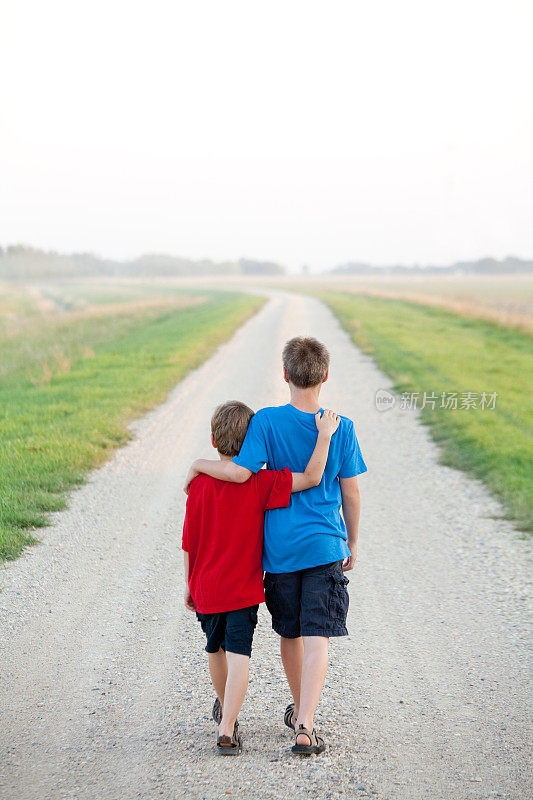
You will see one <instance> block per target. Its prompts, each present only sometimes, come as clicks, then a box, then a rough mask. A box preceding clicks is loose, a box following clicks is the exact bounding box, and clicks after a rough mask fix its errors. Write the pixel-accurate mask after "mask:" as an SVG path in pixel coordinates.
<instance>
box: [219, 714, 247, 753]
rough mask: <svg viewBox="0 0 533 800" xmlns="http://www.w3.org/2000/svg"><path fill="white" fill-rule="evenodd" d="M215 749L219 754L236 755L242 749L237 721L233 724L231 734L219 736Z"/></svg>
mask: <svg viewBox="0 0 533 800" xmlns="http://www.w3.org/2000/svg"><path fill="white" fill-rule="evenodd" d="M217 750H218V753H219V755H221V756H238V755H240V753H241V750H242V739H241V737H240V736H239V723H238V722H236V723H235V725H234V726H233V735H232V736H219V737H218V739H217Z"/></svg>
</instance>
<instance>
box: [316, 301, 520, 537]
mask: <svg viewBox="0 0 533 800" xmlns="http://www.w3.org/2000/svg"><path fill="white" fill-rule="evenodd" d="M316 294H317V296H318V297H319V298H320V299H322V300H324V302H326V303H327V305H329V306H330V308H331V309H332V311H333V312H334V313H335V314H336V315H337V317H338V318H339V320H340V322H341V324H342V325H343V326H344V328H345V329H346V330H347V331H348V332H349V333H350V334H351V335H352V337H353V339H354V341H355V342H356V344H358V345H359V346H360V347H361V348H362V349H363V350H364V351H365V352H367V353H370V354H371V355H372V356H373V357H374V359H375V361H376V363H377V364H378V366H379V367H380V368H381V369H382V370H383V371H384V372H386V373H387V374H388V375H389V376H391V378H392V379H393V380H394V381H395V387H394V388H395V390H396V391H397V392H416V391H418V392H420V393H421V394H420V398H422V393H423V392H424V391H425V392H427V393H430V392H435V393H436V394H437V395H438V394H439V393H441V392H453V391H456V392H459V393H461V392H478V393H481V392H487V393H489V394H490V393H492V392H497V395H498V396H497V399H496V405H495V409H494V410H489V409H485V410H481V409H480V408H476V409H464V408H463V409H461V408H458V410H449V409H441V408H436V409H435V410H432V409H431V408H430V407H429V406H426V407H425V408H424V409H422V411H421V414H422V420H423V422H424V423H425V424H428V425H429V426H430V428H431V431H432V434H433V436H434V438H435V440H436V441H437V442H438V443H439V445H440V447H441V449H442V462H443V463H444V464H447V465H448V466H452V467H456V468H458V469H462V470H466V471H470V472H472V473H474V474H475V475H476V476H477V477H479V478H480V479H482V480H483V481H484V482H485V483H486V484H487V486H488V487H489V488H490V489H491V490H492V491H493V492H494V493H495V494H496V495H497V497H498V498H499V499H500V500H501V502H502V504H503V505H504V507H505V509H506V517H507V518H508V519H512V520H513V521H514V522H515V524H517V526H518V527H519V528H520V529H521V530H523V531H528V532H531V531H532V530H533V381H532V376H533V375H532V367H531V363H532V358H531V356H532V352H533V347H532V344H533V343H532V340H531V337H530V336H529V335H528V334H527V333H523V332H521V331H518V330H514V329H512V328H506V327H504V326H501V325H497V324H494V323H491V322H486V321H484V320H479V319H472V318H467V317H462V316H460V315H458V314H454V313H452V312H449V311H445V310H441V309H438V308H434V307H430V306H424V305H420V304H418V303H412V302H406V301H400V300H389V299H381V298H379V299H377V298H371V297H364V296H361V295H356V294H347V293H343V294H341V293H339V292H331V291H322V292H317V293H316ZM420 404H421V403H420V401H419V407H420ZM436 405H437V406H438V403H437V404H436ZM459 405H460V394H459Z"/></svg>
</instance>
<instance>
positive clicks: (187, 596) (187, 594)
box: [183, 550, 195, 611]
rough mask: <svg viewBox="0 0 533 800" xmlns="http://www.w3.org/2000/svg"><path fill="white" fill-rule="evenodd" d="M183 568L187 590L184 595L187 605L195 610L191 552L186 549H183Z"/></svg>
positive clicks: (190, 609) (191, 609)
mask: <svg viewBox="0 0 533 800" xmlns="http://www.w3.org/2000/svg"><path fill="white" fill-rule="evenodd" d="M183 568H184V571H185V592H184V595H183V599H184V602H185V607H186V608H188V609H189V611H194V610H195V608H194V601H193V599H192V597H191V590H190V589H189V554H188V552H187V551H186V550H184V551H183Z"/></svg>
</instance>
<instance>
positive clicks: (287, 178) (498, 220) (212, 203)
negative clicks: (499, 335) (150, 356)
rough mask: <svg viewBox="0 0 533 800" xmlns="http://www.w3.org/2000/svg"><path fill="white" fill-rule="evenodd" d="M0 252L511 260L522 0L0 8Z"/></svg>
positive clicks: (60, 2)
mask: <svg viewBox="0 0 533 800" xmlns="http://www.w3.org/2000/svg"><path fill="white" fill-rule="evenodd" d="M0 8H1V19H0V74H1V76H2V78H1V82H0V83H1V85H0V115H1V117H0V244H2V245H6V244H12V243H18V242H25V243H28V244H32V245H35V246H39V247H45V248H54V249H59V250H64V251H71V250H78V251H79V250H90V251H93V252H96V253H98V254H101V255H105V256H111V257H118V258H126V257H131V256H136V255H139V254H140V253H143V252H167V253H173V254H176V255H183V256H190V257H194V258H199V257H203V256H208V257H211V258H214V259H232V258H236V257H239V256H242V255H246V256H249V257H255V258H260V259H269V260H276V261H280V262H281V263H284V264H286V265H288V266H289V267H290V268H292V269H298V268H299V267H300V266H301V265H302V264H308V265H309V266H311V268H312V269H321V268H326V267H330V266H333V265H335V264H338V263H341V262H345V261H348V260H360V261H369V262H371V263H375V264H390V263H407V264H412V263H420V264H427V263H433V264H445V263H449V262H452V261H455V260H457V259H470V258H478V257H480V256H484V255H489V254H490V255H493V256H496V257H503V256H506V255H508V254H514V255H518V256H522V257H533V224H532V223H533V145H532V143H533V98H532V76H533V47H532V46H531V42H532V39H533V4H532V3H531V2H530V0H523V2H521V1H518V0H501V1H500V0H459V1H458V2H457V1H456V0H446V2H444V3H443V2H436V0H420V2H419V1H418V0H374V1H373V0H364V2H357V0H349V1H348V2H337V1H336V0H329V2H327V3H326V2H315V1H314V0H302V1H301V0H283V2H278V0H269V1H268V2H265V3H257V2H252V1H251V0H223V1H221V0H214V1H213V0H196V1H195V0H187V2H181V1H180V0H146V1H145V2H138V1H137V0H124V1H123V0H103V1H102V0H90V2H89V1H88V0H87V1H86V2H83V3H82V2H76V1H75V0H46V1H45V2H43V0H13V2H11V1H10V0H0Z"/></svg>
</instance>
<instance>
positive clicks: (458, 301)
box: [294, 274, 533, 333]
mask: <svg viewBox="0 0 533 800" xmlns="http://www.w3.org/2000/svg"><path fill="white" fill-rule="evenodd" d="M299 283H300V284H301V288H302V290H303V291H305V290H306V287H310V288H312V290H313V291H336V292H349V293H350V294H360V295H368V296H369V297H383V298H392V299H396V300H407V301H409V302H414V303H421V304H423V305H428V306H435V307H436V308H444V309H446V310H448V311H453V312H454V313H456V314H461V316H466V317H472V318H474V319H486V320H488V321H489V322H496V323H500V324H502V325H506V326H507V327H512V328H517V329H518V330H522V331H524V332H526V333H533V275H529V274H517V275H442V276H441V275H431V276H428V277H425V278H424V277H420V276H409V275H407V276H405V275H377V276H373V275H372V276H370V275H360V276H342V275H335V276H328V277H324V276H318V275H317V276H314V277H312V278H303V277H302V278H301V279H300V281H299ZM294 288H296V283H295V284H294Z"/></svg>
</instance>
